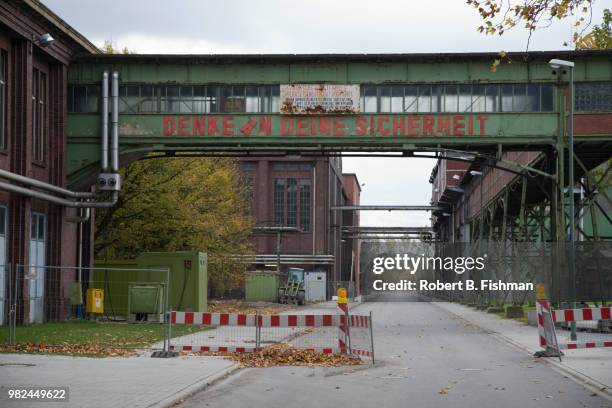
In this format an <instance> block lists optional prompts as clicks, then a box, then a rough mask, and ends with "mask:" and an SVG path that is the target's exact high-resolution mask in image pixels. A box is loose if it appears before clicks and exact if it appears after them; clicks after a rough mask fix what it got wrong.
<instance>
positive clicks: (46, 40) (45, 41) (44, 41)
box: [38, 33, 55, 48]
mask: <svg viewBox="0 0 612 408" xmlns="http://www.w3.org/2000/svg"><path fill="white" fill-rule="evenodd" d="M53 41H55V38H53V37H52V36H51V34H49V33H45V34H43V35H41V36H40V38H39V39H38V45H40V46H41V47H42V48H45V47H48V46H49V45H50V44H51V43H52V42H53Z"/></svg>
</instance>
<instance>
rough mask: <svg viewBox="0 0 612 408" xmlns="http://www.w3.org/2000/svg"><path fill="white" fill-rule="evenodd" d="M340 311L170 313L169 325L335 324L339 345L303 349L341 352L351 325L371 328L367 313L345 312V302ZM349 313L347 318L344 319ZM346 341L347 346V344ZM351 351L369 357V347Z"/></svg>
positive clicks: (226, 350) (228, 349)
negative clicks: (315, 313) (285, 313)
mask: <svg viewBox="0 0 612 408" xmlns="http://www.w3.org/2000/svg"><path fill="white" fill-rule="evenodd" d="M339 307H340V310H341V311H342V314H336V315H332V314H323V315H314V314H305V315H255V314H245V313H208V312H180V311H172V312H170V322H171V324H175V325H176V324H186V325H198V326H236V327H254V328H257V329H261V328H276V327H278V328H313V327H337V328H338V347H322V348H306V350H312V351H315V352H320V353H324V354H334V353H344V354H346V352H347V350H348V349H349V347H350V327H359V328H370V326H371V321H370V316H366V315H350V316H349V315H348V305H346V304H344V305H342V306H339ZM345 309H346V310H345ZM347 316H348V319H347ZM347 323H348V324H347ZM347 342H348V345H347ZM169 349H170V350H171V351H194V352H220V353H251V352H254V351H257V350H258V348H257V347H234V346H204V345H172V344H170V346H169ZM350 350H351V353H352V354H355V355H359V356H368V357H371V356H372V352H371V351H370V350H363V349H359V348H354V347H350Z"/></svg>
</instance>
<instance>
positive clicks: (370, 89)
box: [361, 86, 378, 112]
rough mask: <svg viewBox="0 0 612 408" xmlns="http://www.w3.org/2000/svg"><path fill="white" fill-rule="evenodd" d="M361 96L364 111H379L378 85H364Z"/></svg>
mask: <svg viewBox="0 0 612 408" xmlns="http://www.w3.org/2000/svg"><path fill="white" fill-rule="evenodd" d="M361 89H362V97H361V100H362V102H361V110H362V111H363V112H378V106H377V105H378V104H377V100H376V99H377V98H376V87H374V86H363V87H362V88H361Z"/></svg>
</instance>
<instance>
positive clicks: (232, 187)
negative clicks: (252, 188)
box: [95, 158, 252, 288]
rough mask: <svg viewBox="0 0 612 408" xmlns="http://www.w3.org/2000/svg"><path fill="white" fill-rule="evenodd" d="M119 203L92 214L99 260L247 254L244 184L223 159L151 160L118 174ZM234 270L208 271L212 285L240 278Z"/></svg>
mask: <svg viewBox="0 0 612 408" xmlns="http://www.w3.org/2000/svg"><path fill="white" fill-rule="evenodd" d="M121 173H122V189H121V193H120V195H119V202H118V204H117V205H116V206H115V207H113V208H110V209H106V210H102V211H97V212H96V231H95V251H96V256H97V258H98V259H126V258H135V257H137V256H138V254H140V253H141V252H145V251H191V250H196V251H203V252H207V253H208V254H209V255H210V256H212V257H213V258H223V257H225V256H226V255H230V254H240V253H249V248H248V243H247V239H248V236H249V234H250V231H251V228H252V220H251V218H250V217H248V216H245V208H246V205H247V202H246V201H247V200H246V197H247V194H246V193H247V191H245V189H246V188H248V187H247V186H246V183H244V182H242V180H241V178H240V173H239V171H238V169H237V166H236V163H235V162H234V161H233V160H230V159H227V158H155V159H148V160H142V161H136V162H134V163H132V164H130V165H129V166H127V167H126V168H124V169H123V170H122V171H121ZM241 277H242V274H241V268H240V267H239V266H238V265H232V264H231V263H229V264H228V262H227V261H225V262H223V267H220V268H209V279H210V280H211V283H212V284H213V286H222V287H224V288H229V287H232V286H235V284H236V283H237V282H239V280H240V279H241Z"/></svg>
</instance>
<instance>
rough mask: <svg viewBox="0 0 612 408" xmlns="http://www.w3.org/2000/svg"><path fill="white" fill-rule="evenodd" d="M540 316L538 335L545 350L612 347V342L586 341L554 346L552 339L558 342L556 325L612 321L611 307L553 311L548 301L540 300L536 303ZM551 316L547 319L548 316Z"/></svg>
mask: <svg viewBox="0 0 612 408" xmlns="http://www.w3.org/2000/svg"><path fill="white" fill-rule="evenodd" d="M536 310H537V314H538V334H539V337H540V346H541V347H542V348H544V349H545V350H548V349H549V348H553V349H554V348H558V349H559V350H575V349H582V348H599V347H612V341H586V342H577V341H572V342H567V343H558V344H553V343H552V339H553V338H554V339H555V340H556V333H555V323H562V322H579V321H592V320H611V319H612V316H611V311H612V308H610V307H591V308H584V309H558V310H551V309H550V307H549V305H548V301H546V300H538V301H537V302H536ZM547 314H550V317H549V318H548V319H547V318H546V315H547Z"/></svg>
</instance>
